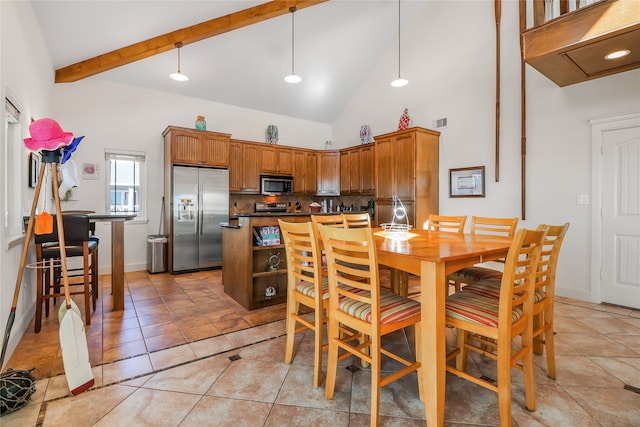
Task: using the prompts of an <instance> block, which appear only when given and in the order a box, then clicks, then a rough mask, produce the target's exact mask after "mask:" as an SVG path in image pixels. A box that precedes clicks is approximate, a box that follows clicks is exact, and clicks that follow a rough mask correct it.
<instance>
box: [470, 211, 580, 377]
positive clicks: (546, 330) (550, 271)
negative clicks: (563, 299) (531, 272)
mask: <svg viewBox="0 0 640 427" xmlns="http://www.w3.org/2000/svg"><path fill="white" fill-rule="evenodd" d="M537 229H538V230H547V235H546V237H545V239H544V242H543V244H542V252H541V253H540V260H539V261H538V267H537V275H536V285H535V286H536V290H535V295H534V300H533V316H534V317H533V350H534V353H536V354H542V352H543V350H546V353H547V373H548V375H549V377H550V378H555V377H556V363H555V355H554V343H553V310H554V299H555V282H556V268H557V265H558V257H559V255H560V248H561V246H562V242H563V241H564V236H565V235H566V234H567V230H568V229H569V223H568V222H567V223H565V224H563V225H547V224H541V225H539V226H538V228H537ZM500 284H501V279H486V280H481V281H479V282H475V283H470V284H468V285H467V286H465V287H464V288H463V292H474V293H477V294H481V295H485V296H490V297H493V298H499V297H500Z"/></svg>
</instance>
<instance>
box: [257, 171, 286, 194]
mask: <svg viewBox="0 0 640 427" xmlns="http://www.w3.org/2000/svg"><path fill="white" fill-rule="evenodd" d="M291 193H293V177H291V176H270V175H261V176H260V194H263V195H265V196H279V195H282V194H291Z"/></svg>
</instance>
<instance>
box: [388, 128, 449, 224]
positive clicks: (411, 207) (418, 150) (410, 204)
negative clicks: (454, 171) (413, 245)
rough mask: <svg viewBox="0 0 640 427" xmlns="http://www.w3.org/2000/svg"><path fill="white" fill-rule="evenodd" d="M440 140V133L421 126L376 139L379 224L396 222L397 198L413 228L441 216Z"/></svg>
mask: <svg viewBox="0 0 640 427" xmlns="http://www.w3.org/2000/svg"><path fill="white" fill-rule="evenodd" d="M439 140H440V132H437V131H433V130H430V129H425V128H420V127H412V128H409V129H405V130H401V131H397V132H392V133H387V134H384V135H378V136H376V137H375V195H376V199H375V201H376V203H375V219H376V223H377V225H379V224H381V223H387V222H391V221H392V219H393V196H394V195H395V196H398V197H399V198H400V200H401V201H402V203H403V204H404V207H405V209H406V210H407V215H408V218H409V224H410V225H411V226H413V227H416V228H422V227H423V224H424V222H425V221H426V220H427V218H428V217H429V214H437V213H438V197H439V195H438V174H439V172H438V168H439Z"/></svg>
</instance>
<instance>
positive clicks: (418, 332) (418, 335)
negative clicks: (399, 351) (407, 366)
mask: <svg viewBox="0 0 640 427" xmlns="http://www.w3.org/2000/svg"><path fill="white" fill-rule="evenodd" d="M414 333H415V337H414V340H415V345H416V360H419V361H420V362H421V363H422V323H421V322H418V323H416V325H415V332H414ZM425 386H426V383H425V382H424V368H423V367H422V365H420V368H419V369H418V395H419V397H420V401H422V402H424V399H425V396H426V395H427V391H426V390H425Z"/></svg>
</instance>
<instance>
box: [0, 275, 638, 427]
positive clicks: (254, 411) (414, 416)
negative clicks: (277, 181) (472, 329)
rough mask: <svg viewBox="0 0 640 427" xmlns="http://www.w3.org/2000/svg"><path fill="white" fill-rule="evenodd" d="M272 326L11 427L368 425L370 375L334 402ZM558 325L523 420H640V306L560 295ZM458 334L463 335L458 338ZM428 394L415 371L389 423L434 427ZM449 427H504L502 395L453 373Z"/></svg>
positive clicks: (517, 376) (35, 404)
mask: <svg viewBox="0 0 640 427" xmlns="http://www.w3.org/2000/svg"><path fill="white" fill-rule="evenodd" d="M136 274H138V273H136ZM140 275H142V273H140ZM170 277H171V276H169V278H170ZM178 277H179V276H178ZM146 280H149V281H152V280H154V278H153V277H152V276H150V278H148V279H146ZM191 280H194V279H191ZM134 282H135V283H138V279H135V280H134ZM133 294H135V292H132V295H133ZM145 294H146V295H150V298H155V297H154V296H153V293H146V291H145ZM105 299H108V298H105ZM146 299H149V298H146ZM161 299H162V298H161ZM132 300H133V302H134V303H135V301H136V299H135V298H133V299H132ZM140 301H141V300H140ZM165 305H166V304H165ZM130 308H131V307H129V309H128V310H130ZM135 308H136V310H134V312H135V313H138V311H137V305H136V306H135ZM192 308H193V307H192ZM147 315H148V314H144V315H142V317H144V316H147ZM94 316H95V315H94ZM138 316H140V315H138ZM262 316H263V317H264V316H265V315H264V314H262ZM205 317H206V315H205ZM241 317H242V316H241ZM139 318H140V317H138V319H139ZM207 318H208V317H207ZM201 319H202V320H203V321H204V319H203V318H201ZM243 320H244V321H245V322H247V323H249V322H248V321H247V320H246V319H243ZM238 322H239V323H242V322H240V321H238ZM140 323H142V322H140ZM174 323H177V322H174ZM257 323H260V322H257ZM261 323H263V324H259V325H258V326H252V327H247V328H245V329H239V330H237V329H236V330H233V331H231V332H228V333H223V331H221V332H220V333H219V334H216V335H215V336H212V337H209V338H205V339H201V340H195V341H190V342H189V341H188V340H187V339H186V338H185V342H184V343H181V344H178V345H175V346H172V347H169V348H165V349H162V350H157V351H145V352H142V353H141V354H137V355H133V356H130V357H126V358H122V359H117V360H114V361H110V362H107V361H105V362H103V363H102V364H96V365H95V367H94V374H95V377H96V387H95V389H93V390H90V391H88V392H85V393H82V394H80V395H78V396H75V397H67V394H68V391H67V388H66V380H65V378H64V376H63V375H62V376H52V377H51V378H44V379H42V380H40V381H39V382H38V384H37V392H36V394H35V395H34V396H33V398H32V400H31V401H30V403H29V404H28V405H27V406H26V407H25V408H23V409H21V410H19V411H18V412H16V413H13V414H9V415H7V416H4V417H2V419H1V420H0V423H1V424H2V426H3V427H13V426H40V425H42V426H68V425H75V426H92V425H100V426H120V425H136V426H145V425H148V426H159V425H167V426H178V425H180V426H203V425H215V426H299V425H310V426H311V425H313V426H325V425H326V426H361V425H362V426H365V425H369V383H370V373H369V371H368V370H367V369H357V370H355V372H351V371H350V370H347V369H339V373H338V378H337V382H336V383H337V386H336V394H335V397H334V398H333V399H332V400H327V399H325V398H324V388H323V387H322V386H321V387H319V388H317V389H314V388H313V387H312V385H311V381H312V369H313V366H312V365H313V356H312V354H311V352H312V350H313V342H312V335H311V334H310V333H301V334H299V336H298V337H297V339H296V354H295V358H294V361H293V363H292V364H291V365H287V364H284V363H283V362H282V360H283V355H284V337H283V334H284V321H282V320H277V321H266V322H261ZM212 325H214V326H215V323H212ZM247 326H250V325H247ZM216 327H217V326H216ZM131 329H132V328H131ZM555 329H556V331H557V335H556V363H557V370H558V376H557V380H555V381H554V380H551V379H549V378H548V377H547V375H546V362H545V359H544V356H536V358H535V362H536V372H535V374H536V398H537V410H536V411H535V412H528V411H527V410H526V409H524V391H523V384H522V376H521V373H520V372H519V371H514V373H513V377H512V378H513V386H512V391H513V394H512V398H513V411H512V413H513V421H514V423H513V424H514V425H515V426H519V427H524V426H569V427H571V426H612V427H613V426H616V427H618V426H638V425H640V422H639V420H640V394H638V392H637V389H640V311H637V310H630V309H625V308H620V307H612V306H607V305H598V304H591V303H586V302H582V301H577V300H570V299H565V298H558V300H557V302H556V328H555ZM116 330H117V329H113V328H104V329H103V333H102V340H103V342H111V341H112V340H113V339H114V335H118V334H115V332H114V331H116ZM140 330H141V331H143V330H142V327H141V328H140ZM407 332H411V331H407ZM447 332H448V339H449V340H453V339H454V336H453V332H452V331H451V330H449V331H447ZM169 333H170V332H169ZM133 335H135V334H133ZM407 335H408V336H405V334H404V333H401V334H395V335H394V336H392V337H390V340H393V341H394V344H395V345H405V346H407V349H409V348H410V347H411V346H410V343H409V341H411V340H410V337H411V334H410V333H409V334H407ZM142 336H143V338H144V332H142ZM183 336H184V334H183ZM14 360H17V359H16V356H14V358H12V361H14ZM351 364H353V365H356V366H357V365H358V362H357V361H355V362H354V361H353V360H347V361H345V362H343V364H342V367H343V368H345V367H346V366H349V365H351ZM470 365H471V366H470V369H475V370H479V371H480V372H481V373H482V374H484V375H486V376H489V377H493V378H495V369H494V368H493V366H492V364H491V363H488V362H487V361H485V360H483V359H481V358H479V357H475V358H474V363H472V364H470ZM10 366H11V365H10ZM634 387H635V389H636V391H634ZM417 394H418V393H417V380H416V377H415V375H413V376H411V375H410V376H408V377H405V378H403V379H401V380H399V381H397V382H394V383H392V384H390V385H388V386H387V387H385V388H383V392H382V398H381V414H382V417H381V425H383V426H412V425H424V406H423V405H422V403H421V402H420V400H419V399H418V397H417ZM445 424H446V425H448V426H461V425H465V426H470V425H472V426H480V425H482V426H496V425H498V405H497V397H496V395H495V394H494V393H492V392H490V391H488V390H485V389H483V388H481V387H479V386H476V385H474V384H472V383H469V382H468V381H464V380H461V379H458V378H457V377H454V376H451V375H448V376H447V387H446V407H445Z"/></svg>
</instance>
